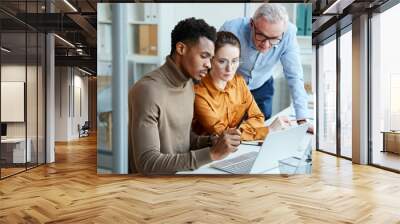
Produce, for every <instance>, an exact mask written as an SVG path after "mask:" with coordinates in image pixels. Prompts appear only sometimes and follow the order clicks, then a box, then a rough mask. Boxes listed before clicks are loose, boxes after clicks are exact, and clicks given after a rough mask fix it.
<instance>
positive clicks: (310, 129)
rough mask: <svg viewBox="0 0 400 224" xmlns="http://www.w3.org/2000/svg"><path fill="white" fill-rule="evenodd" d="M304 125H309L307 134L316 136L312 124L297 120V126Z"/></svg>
mask: <svg viewBox="0 0 400 224" xmlns="http://www.w3.org/2000/svg"><path fill="white" fill-rule="evenodd" d="M304 123H307V124H308V129H307V133H310V134H312V135H313V134H314V125H312V124H311V123H308V122H307V120H304V119H302V120H297V124H298V125H301V124H304Z"/></svg>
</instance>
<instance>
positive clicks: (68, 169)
mask: <svg viewBox="0 0 400 224" xmlns="http://www.w3.org/2000/svg"><path fill="white" fill-rule="evenodd" d="M313 157H314V161H313V162H314V169H313V174H312V175H310V176H292V177H282V176H219V177H216V176H197V177H193V176H190V177H180V176H179V177H175V176H173V177H137V176H136V177H135V176H127V175H125V176H124V175H121V176H110V175H107V176H98V175H97V174H96V139H95V138H94V137H89V138H83V139H82V140H81V141H76V142H70V143H68V144H57V146H56V163H55V164H51V165H46V166H41V167H38V168H35V169H33V170H29V171H27V172H25V173H22V174H19V175H16V176H13V177H10V178H7V179H5V180H2V181H0V223H43V222H48V223H250V222H251V223H373V224H375V223H385V224H386V223H400V200H399V199H400V175H399V174H396V173H391V172H388V171H384V170H380V169H378V168H374V167H369V166H359V165H352V164H351V162H350V161H348V160H343V159H337V158H335V157H333V156H330V155H326V154H323V153H320V152H314V156H313Z"/></svg>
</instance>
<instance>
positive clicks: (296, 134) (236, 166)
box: [210, 124, 308, 174]
mask: <svg viewBox="0 0 400 224" xmlns="http://www.w3.org/2000/svg"><path fill="white" fill-rule="evenodd" d="M307 129H308V125H307V124H303V125H299V126H294V127H290V128H288V129H286V130H283V131H276V132H271V133H269V134H268V135H267V137H266V138H265V140H264V143H263V144H262V146H261V149H260V151H259V152H254V151H253V152H248V153H245V154H242V155H240V156H237V157H235V158H232V159H227V160H222V161H219V162H216V163H213V164H211V165H210V167H212V168H214V169H218V170H222V171H225V172H228V173H232V174H262V173H265V172H266V171H268V170H271V169H274V168H276V167H278V166H279V160H282V159H285V158H288V157H291V156H294V155H298V151H299V148H300V144H301V143H302V140H303V139H304V137H305V136H306V132H307ZM254 147H257V146H254Z"/></svg>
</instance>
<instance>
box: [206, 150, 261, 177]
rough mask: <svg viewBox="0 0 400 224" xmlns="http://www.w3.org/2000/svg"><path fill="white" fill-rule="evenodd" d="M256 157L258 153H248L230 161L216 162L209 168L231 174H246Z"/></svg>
mask: <svg viewBox="0 0 400 224" xmlns="http://www.w3.org/2000/svg"><path fill="white" fill-rule="evenodd" d="M257 155H258V152H248V153H245V154H242V155H240V156H238V157H235V158H232V159H228V160H224V161H220V162H216V163H214V164H212V165H211V166H210V167H212V168H215V169H219V170H222V171H225V172H228V173H233V174H248V173H250V171H251V168H252V167H253V163H254V161H255V160H256V158H257Z"/></svg>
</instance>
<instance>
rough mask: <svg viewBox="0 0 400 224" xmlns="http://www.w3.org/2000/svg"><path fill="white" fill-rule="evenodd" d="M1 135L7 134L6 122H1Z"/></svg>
mask: <svg viewBox="0 0 400 224" xmlns="http://www.w3.org/2000/svg"><path fill="white" fill-rule="evenodd" d="M1 136H7V124H5V123H2V124H1Z"/></svg>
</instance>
